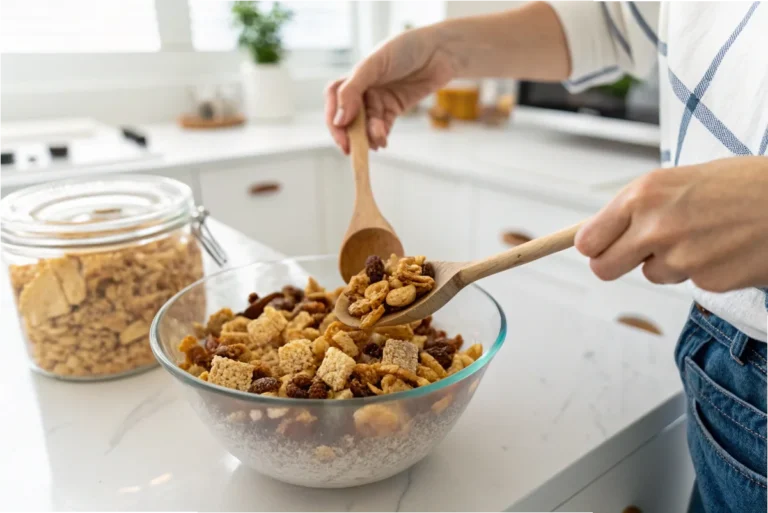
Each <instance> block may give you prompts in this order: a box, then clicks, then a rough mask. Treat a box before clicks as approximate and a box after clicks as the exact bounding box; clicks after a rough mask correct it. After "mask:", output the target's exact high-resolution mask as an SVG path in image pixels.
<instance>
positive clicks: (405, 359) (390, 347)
mask: <svg viewBox="0 0 768 513" xmlns="http://www.w3.org/2000/svg"><path fill="white" fill-rule="evenodd" d="M381 363H382V364H383V365H397V366H398V367H402V368H403V369H406V370H408V371H411V372H416V369H417V367H418V366H419V348H418V347H416V346H415V345H413V344H411V343H410V342H405V341H403V340H396V339H389V340H387V343H386V344H384V353H383V356H382V357H381Z"/></svg>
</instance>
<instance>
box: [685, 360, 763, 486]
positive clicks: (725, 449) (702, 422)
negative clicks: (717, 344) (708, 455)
mask: <svg viewBox="0 0 768 513" xmlns="http://www.w3.org/2000/svg"><path fill="white" fill-rule="evenodd" d="M685 385H686V389H687V391H688V398H689V402H690V405H689V408H690V414H691V417H692V422H694V423H695V424H696V427H697V428H698V430H699V432H700V435H699V436H700V437H701V439H702V440H703V441H705V442H706V443H707V444H708V445H709V446H710V449H711V451H712V452H713V453H714V454H715V455H717V456H718V458H719V459H720V460H721V463H724V464H725V465H727V466H728V467H730V468H731V470H733V471H735V472H737V473H738V474H740V475H741V476H743V477H744V478H745V479H747V480H749V481H751V482H753V483H755V484H756V485H758V486H761V487H762V488H765V487H766V414H765V413H764V412H762V411H760V410H759V409H758V408H756V407H755V406H753V405H751V404H749V403H747V402H745V401H743V400H742V399H740V398H739V397H737V396H736V395H734V394H732V393H731V392H730V391H728V390H727V389H725V388H724V387H722V386H721V385H719V384H718V383H716V382H715V381H714V379H713V378H712V377H710V376H708V375H707V374H706V373H705V372H704V371H703V370H702V369H701V368H700V367H699V366H698V365H697V364H696V362H695V361H694V360H693V359H692V358H686V359H685ZM756 385H757V386H762V385H761V384H760V383H756ZM692 452H693V451H692ZM710 463H711V462H710ZM721 466H722V465H721Z"/></svg>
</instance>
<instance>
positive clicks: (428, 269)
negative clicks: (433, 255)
mask: <svg viewBox="0 0 768 513" xmlns="http://www.w3.org/2000/svg"><path fill="white" fill-rule="evenodd" d="M421 274H422V275H424V276H429V277H430V278H433V279H434V277H435V266H433V265H432V262H424V265H422V266H421Z"/></svg>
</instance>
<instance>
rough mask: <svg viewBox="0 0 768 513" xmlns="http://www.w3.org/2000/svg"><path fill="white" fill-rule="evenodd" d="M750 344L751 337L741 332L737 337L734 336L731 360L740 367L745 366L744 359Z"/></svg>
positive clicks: (738, 332)
mask: <svg viewBox="0 0 768 513" xmlns="http://www.w3.org/2000/svg"><path fill="white" fill-rule="evenodd" d="M748 343H749V337H748V336H747V335H745V334H744V333H742V332H740V331H737V332H736V336H734V337H733V340H732V341H731V358H733V359H734V360H735V361H736V363H738V364H739V365H742V366H743V365H744V361H743V360H742V357H743V356H744V352H745V351H746V350H747V344H748Z"/></svg>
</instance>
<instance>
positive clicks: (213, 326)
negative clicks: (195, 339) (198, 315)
mask: <svg viewBox="0 0 768 513" xmlns="http://www.w3.org/2000/svg"><path fill="white" fill-rule="evenodd" d="M234 317H235V314H233V313H232V310H230V309H229V308H222V309H221V310H219V311H218V312H216V313H213V314H211V316H210V317H209V318H208V324H206V329H207V330H208V333H213V334H214V335H215V336H217V337H218V336H219V335H221V328H222V326H224V324H225V323H227V322H229V321H231V320H232V319H233V318H234Z"/></svg>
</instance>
